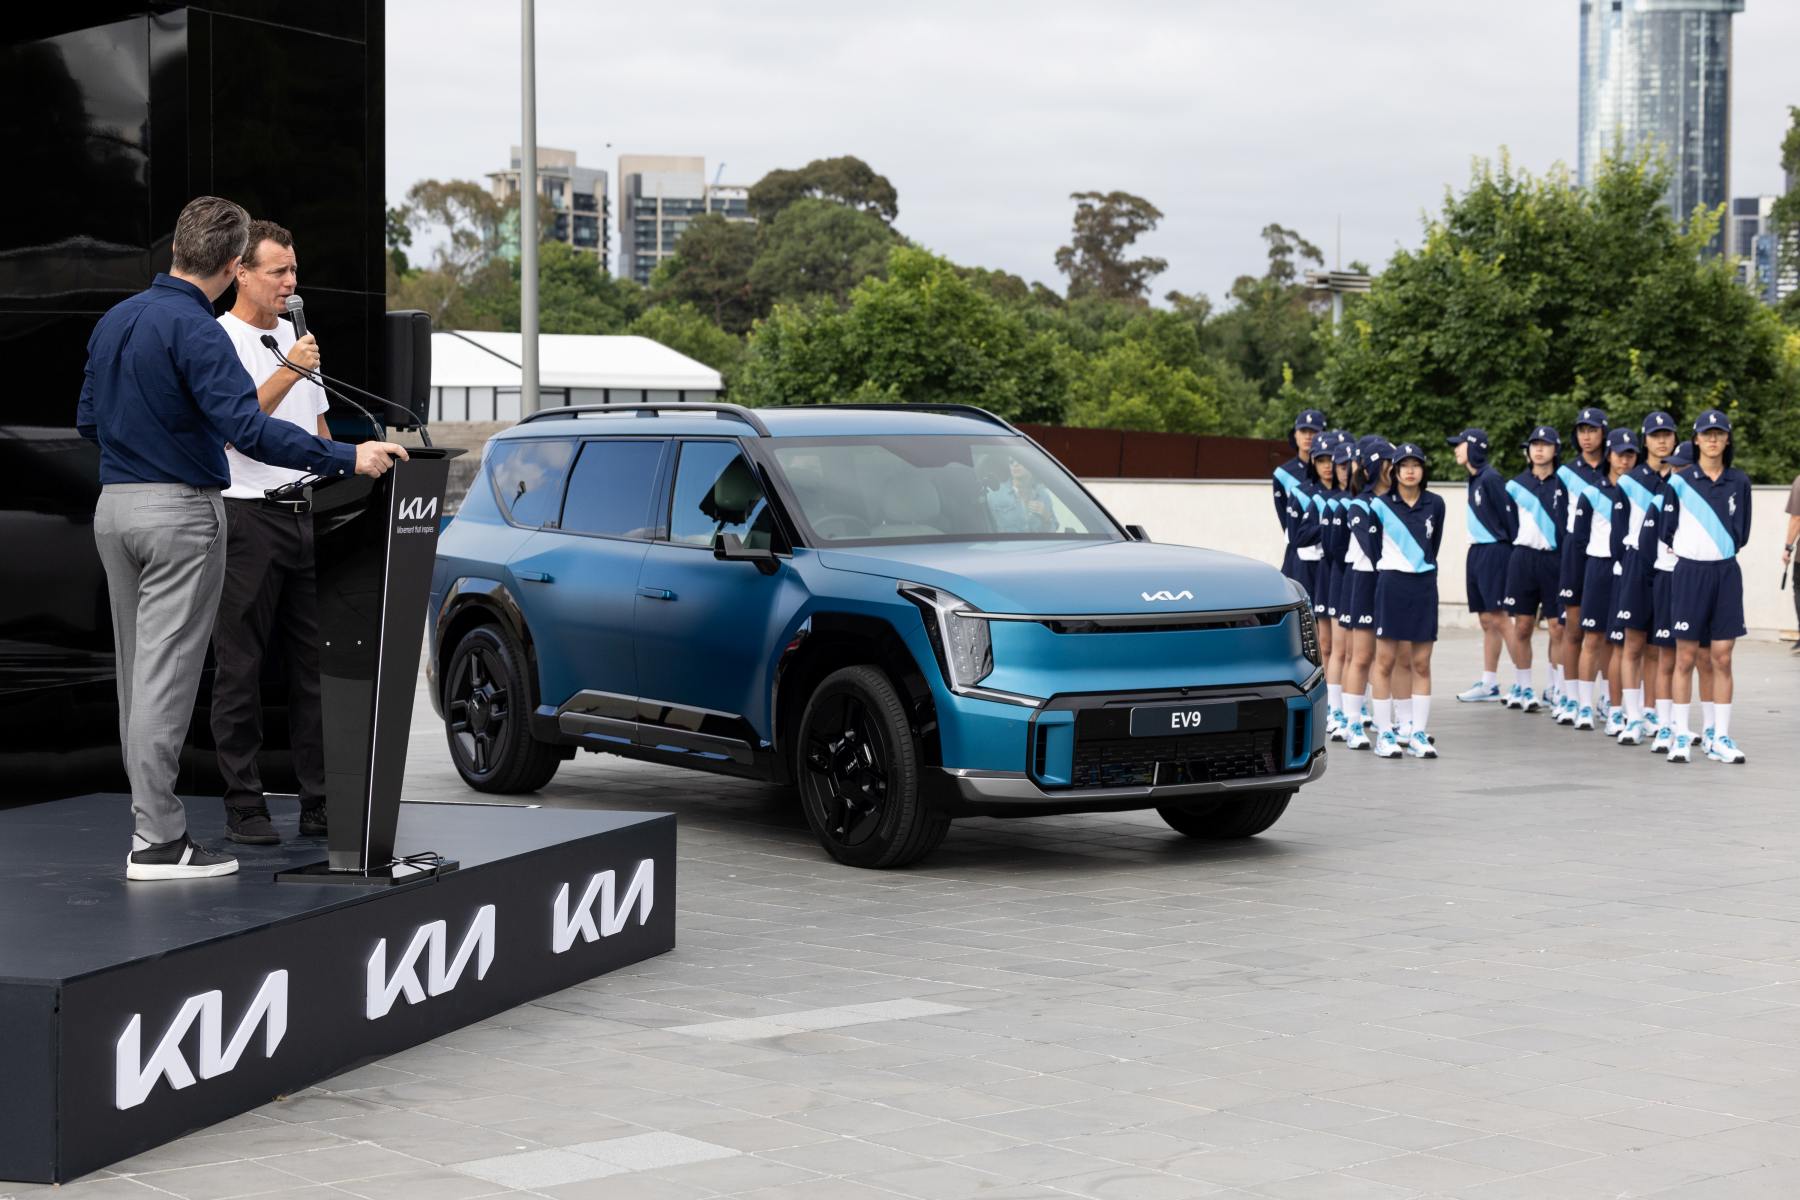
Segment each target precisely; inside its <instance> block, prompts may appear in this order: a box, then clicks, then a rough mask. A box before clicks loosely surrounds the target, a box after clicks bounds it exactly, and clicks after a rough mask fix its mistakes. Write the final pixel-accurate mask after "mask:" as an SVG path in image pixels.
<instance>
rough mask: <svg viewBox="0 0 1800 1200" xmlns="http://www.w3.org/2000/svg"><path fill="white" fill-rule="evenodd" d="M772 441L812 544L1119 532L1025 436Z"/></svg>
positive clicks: (1103, 537) (1110, 535) (1114, 535)
mask: <svg viewBox="0 0 1800 1200" xmlns="http://www.w3.org/2000/svg"><path fill="white" fill-rule="evenodd" d="M772 448H773V450H774V454H775V460H776V463H777V465H778V466H779V467H780V468H781V473H782V475H783V477H784V478H785V480H786V482H787V486H788V490H789V492H790V493H791V494H792V496H793V499H794V500H795V502H796V503H797V504H798V506H799V510H800V511H799V514H798V515H799V518H800V520H801V521H802V522H803V523H804V525H805V526H806V532H807V533H808V534H809V537H808V539H807V540H808V541H810V542H811V543H812V544H814V545H838V546H843V545H858V546H866V545H877V544H881V543H885V542H961V541H1020V540H1088V541H1095V540H1099V541H1117V540H1119V538H1120V534H1119V530H1118V528H1117V526H1115V525H1114V524H1113V523H1112V521H1111V520H1110V519H1109V518H1108V517H1107V516H1106V514H1105V512H1104V511H1102V510H1101V508H1100V506H1099V505H1097V504H1095V503H1094V501H1093V500H1092V499H1090V498H1089V497H1088V495H1087V493H1086V492H1084V491H1082V490H1081V487H1080V485H1078V484H1077V483H1076V482H1075V481H1074V479H1072V478H1070V476H1069V474H1068V472H1067V471H1065V470H1063V468H1062V466H1061V465H1060V464H1058V463H1057V462H1056V460H1055V459H1053V458H1051V457H1050V456H1049V455H1047V454H1045V453H1044V452H1043V451H1042V450H1039V449H1038V448H1037V447H1036V446H1035V445H1033V444H1032V443H1031V442H1029V441H1027V440H1025V439H1024V438H1021V437H1008V436H1005V435H1001V436H996V437H954V436H943V435H932V436H914V437H891V436H889V437H830V438H780V439H778V440H776V441H775V442H774V445H773V447H772Z"/></svg>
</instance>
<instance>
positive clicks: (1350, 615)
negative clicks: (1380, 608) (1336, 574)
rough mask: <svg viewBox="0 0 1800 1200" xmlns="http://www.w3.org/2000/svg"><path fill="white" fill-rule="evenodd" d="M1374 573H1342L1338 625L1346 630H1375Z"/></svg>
mask: <svg viewBox="0 0 1800 1200" xmlns="http://www.w3.org/2000/svg"><path fill="white" fill-rule="evenodd" d="M1376 574H1377V572H1374V571H1357V570H1350V571H1345V572H1344V593H1343V596H1342V598H1341V599H1340V600H1339V602H1338V624H1339V625H1342V626H1343V627H1344V628H1346V629H1367V630H1371V631H1373V630H1374V628H1375V576H1376Z"/></svg>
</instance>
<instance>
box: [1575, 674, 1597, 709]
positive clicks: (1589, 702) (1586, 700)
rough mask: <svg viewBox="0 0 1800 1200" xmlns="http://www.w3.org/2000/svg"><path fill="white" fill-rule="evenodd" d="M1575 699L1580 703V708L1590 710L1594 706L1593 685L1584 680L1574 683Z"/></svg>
mask: <svg viewBox="0 0 1800 1200" xmlns="http://www.w3.org/2000/svg"><path fill="white" fill-rule="evenodd" d="M1575 698H1576V699H1578V700H1580V701H1581V707H1583V708H1592V707H1593V705H1594V685H1593V684H1592V683H1590V682H1588V681H1587V680H1585V679H1577V680H1576V681H1575Z"/></svg>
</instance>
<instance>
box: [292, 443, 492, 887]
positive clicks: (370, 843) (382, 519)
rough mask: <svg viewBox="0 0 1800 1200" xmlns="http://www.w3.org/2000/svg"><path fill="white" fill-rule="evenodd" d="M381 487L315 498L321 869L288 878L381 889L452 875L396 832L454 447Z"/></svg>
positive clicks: (365, 481)
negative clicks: (399, 852) (432, 874)
mask: <svg viewBox="0 0 1800 1200" xmlns="http://www.w3.org/2000/svg"><path fill="white" fill-rule="evenodd" d="M408 453H409V454H410V455H411V456H412V457H411V458H409V459H408V460H407V461H405V462H396V463H395V464H394V469H393V470H391V471H389V472H388V473H387V474H385V475H383V476H382V477H381V478H380V479H369V478H366V477H364V476H354V477H350V478H344V479H334V480H331V481H329V482H326V483H322V484H318V485H316V486H315V487H314V490H313V528H314V531H315V534H316V536H317V545H318V546H319V547H320V551H319V558H318V595H319V635H320V642H321V645H320V647H319V690H320V698H321V701H322V706H323V709H324V721H325V809H326V816H327V822H328V824H329V825H330V828H331V834H330V837H329V840H328V855H327V858H326V860H325V861H324V862H322V863H315V864H309V865H308V866H305V867H301V868H298V869H295V870H290V871H284V872H282V873H281V874H280V875H279V876H277V878H278V879H280V880H283V881H297V880H304V881H306V882H308V883H357V884H376V885H379V884H386V883H393V882H395V881H396V880H401V879H409V878H415V877H416V876H418V875H419V874H420V873H422V872H429V871H443V870H450V869H453V868H454V866H455V864H454V863H452V862H448V861H446V860H444V859H442V858H436V857H421V856H422V855H429V854H430V849H429V848H428V847H408V850H409V851H411V852H412V854H411V855H410V856H409V857H408V859H407V860H405V861H397V860H396V856H395V847H394V833H395V829H396V827H397V824H398V821H399V815H400V785H401V782H402V780H403V778H404V776H405V773H406V744H407V737H406V735H407V730H408V729H409V728H410V726H411V723H412V709H413V692H414V688H415V685H416V683H417V680H418V678H419V647H420V644H421V641H420V639H421V637H422V636H423V633H424V627H425V605H426V600H427V597H428V595H429V592H430V588H431V567H432V561H433V559H434V557H435V555H436V553H437V539H438V529H439V525H440V516H439V511H440V509H441V508H442V507H443V503H444V485H445V483H446V482H447V481H448V480H449V477H450V460H451V459H452V458H455V457H457V456H458V455H460V454H462V453H463V452H462V451H461V450H454V449H431V448H417V449H410V450H409V451H408Z"/></svg>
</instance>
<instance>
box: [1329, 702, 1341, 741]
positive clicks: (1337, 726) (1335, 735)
mask: <svg viewBox="0 0 1800 1200" xmlns="http://www.w3.org/2000/svg"><path fill="white" fill-rule="evenodd" d="M1325 736H1326V737H1327V738H1329V739H1330V740H1332V741H1334V742H1341V741H1343V740H1344V714H1343V711H1342V710H1341V709H1336V708H1334V709H1332V710H1331V715H1330V716H1328V717H1326V718H1325Z"/></svg>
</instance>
